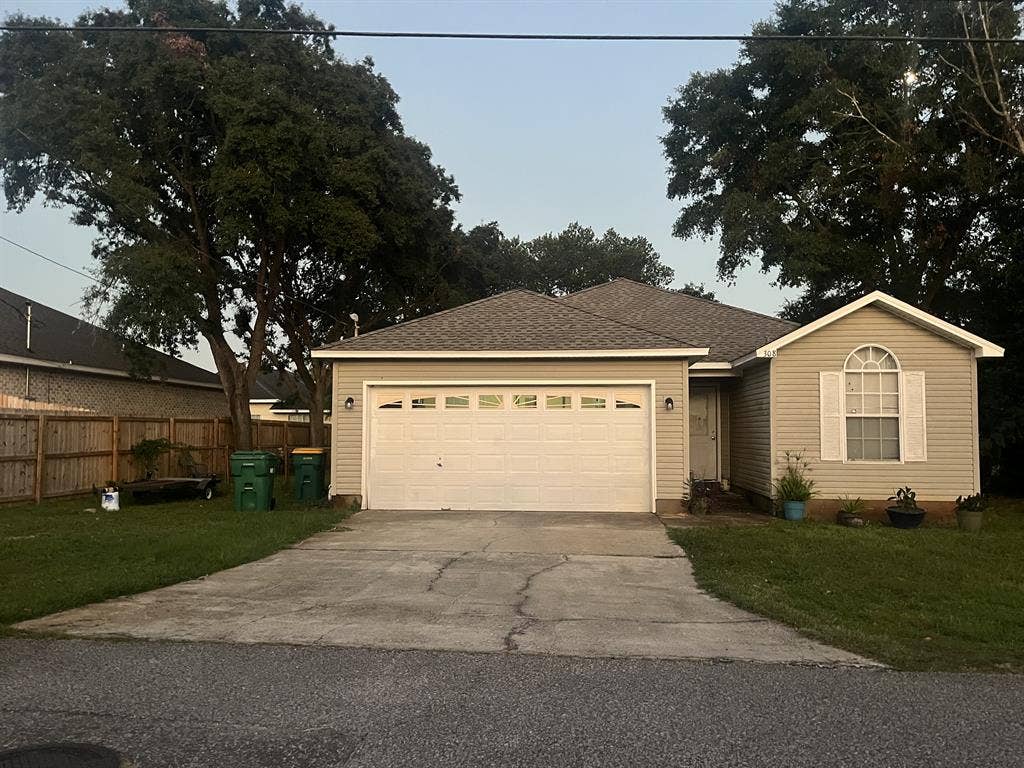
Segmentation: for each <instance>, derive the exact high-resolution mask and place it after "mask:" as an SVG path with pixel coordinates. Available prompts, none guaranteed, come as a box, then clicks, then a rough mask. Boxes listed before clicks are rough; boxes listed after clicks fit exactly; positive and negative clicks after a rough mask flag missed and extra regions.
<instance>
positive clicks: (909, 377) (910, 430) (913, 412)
mask: <svg viewBox="0 0 1024 768" xmlns="http://www.w3.org/2000/svg"><path fill="white" fill-rule="evenodd" d="M900 388H901V389H902V390H903V413H901V414H900V415H901V416H902V420H903V460H904V461H926V460H927V459H928V436H927V434H926V429H925V402H924V399H925V398H924V371H904V372H903V382H902V386H901V387H900Z"/></svg>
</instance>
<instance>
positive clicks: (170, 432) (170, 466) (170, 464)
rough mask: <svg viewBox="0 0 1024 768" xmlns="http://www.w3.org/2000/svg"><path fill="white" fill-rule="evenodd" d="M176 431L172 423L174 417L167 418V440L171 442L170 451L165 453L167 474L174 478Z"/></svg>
mask: <svg viewBox="0 0 1024 768" xmlns="http://www.w3.org/2000/svg"><path fill="white" fill-rule="evenodd" d="M177 437H178V430H177V427H176V425H175V423H174V417H173V416H168V417H167V439H168V440H170V441H171V450H169V451H168V452H167V474H168V476H169V477H174V476H175V474H174V450H175V449H174V444H175V443H176V442H177Z"/></svg>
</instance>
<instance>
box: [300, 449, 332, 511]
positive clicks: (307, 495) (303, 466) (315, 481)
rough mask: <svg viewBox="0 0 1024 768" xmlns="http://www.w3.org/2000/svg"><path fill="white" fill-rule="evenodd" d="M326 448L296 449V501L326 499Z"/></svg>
mask: <svg viewBox="0 0 1024 768" xmlns="http://www.w3.org/2000/svg"><path fill="white" fill-rule="evenodd" d="M326 455H327V450H326V449H325V448H296V449H295V450H293V451H292V470H293V471H294V472H293V477H292V489H293V492H294V494H295V500H296V501H319V500H320V499H322V498H323V497H324V457H325V456H326Z"/></svg>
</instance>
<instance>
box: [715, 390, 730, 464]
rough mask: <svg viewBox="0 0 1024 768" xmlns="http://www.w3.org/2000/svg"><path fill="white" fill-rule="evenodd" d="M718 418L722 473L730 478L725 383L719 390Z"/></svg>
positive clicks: (727, 398)
mask: <svg viewBox="0 0 1024 768" xmlns="http://www.w3.org/2000/svg"><path fill="white" fill-rule="evenodd" d="M718 408H719V415H718V419H719V422H720V423H721V429H719V430H718V440H719V443H720V444H719V450H720V451H721V453H722V466H721V475H722V477H723V478H725V479H727V480H728V479H729V452H730V450H731V449H730V445H729V390H728V389H727V388H726V387H725V386H724V385H723V386H722V387H720V388H719V390H718Z"/></svg>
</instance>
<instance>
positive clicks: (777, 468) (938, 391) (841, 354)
mask: <svg viewBox="0 0 1024 768" xmlns="http://www.w3.org/2000/svg"><path fill="white" fill-rule="evenodd" d="M867 344H876V345H881V346H883V347H886V348H887V349H889V350H891V351H892V353H893V354H895V355H896V357H897V359H898V360H899V363H900V367H901V368H902V369H903V370H905V371H924V373H925V416H926V439H927V446H928V448H927V461H923V462H906V463H899V462H847V463H843V462H842V461H826V462H823V461H821V460H820V455H821V454H820V445H821V443H820V437H819V399H818V398H819V393H818V374H819V372H820V371H837V372H841V371H842V370H843V365H844V363H845V361H846V357H847V355H849V354H850V352H852V351H853V350H854V349H856V348H857V347H861V346H864V345H867ZM975 365H976V361H975V358H974V353H973V351H972V350H971V349H968V348H966V347H962V346H960V345H958V344H956V343H954V342H952V341H949V340H947V339H945V338H944V337H942V336H938V335H936V334H934V333H932V332H930V331H927V330H925V329H924V328H921V327H920V326H917V325H915V324H913V323H911V322H909V321H907V320H904V319H902V318H900V317H897V316H896V315H893V314H891V313H890V312H887V311H885V310H883V309H880V308H878V307H874V306H868V307H864V308H863V309H859V310H857V311H856V312H853V313H851V314H850V315H847V316H846V317H844V318H842V319H840V320H837V321H836V322H834V323H832V324H831V325H828V326H826V327H824V328H822V329H820V330H818V331H815V332H814V333H812V334H809V335H808V336H805V337H804V338H802V339H799V340H798V341H795V342H793V343H792V344H790V345H788V346H786V347H783V348H782V349H780V350H779V352H778V356H777V357H776V358H775V359H774V361H773V374H772V386H773V395H774V402H775V413H774V423H775V441H774V452H775V456H774V458H775V462H774V466H773V473H774V476H775V477H778V475H779V474H780V473H781V472H782V471H783V470H784V468H785V452H786V451H787V450H789V451H800V452H802V453H803V454H804V456H805V458H807V459H808V460H809V461H810V462H811V476H812V478H813V479H814V481H815V483H816V484H817V490H818V493H819V496H820V497H822V498H837V497H841V496H845V495H850V496H860V497H862V498H864V499H885V498H887V497H888V496H890V495H892V492H893V490H894V489H895V488H896V487H897V486H903V485H911V486H913V487H914V490H916V491H917V494H918V498H920V499H921V500H950V499H953V498H956V496H957V495H959V494H966V493H974V492H976V491H977V490H978V481H977V477H978V475H977V472H978V469H977V456H978V442H977V441H978V433H977V428H976V427H975V424H976V419H977V397H976V394H975V393H976V390H975V384H974V376H975Z"/></svg>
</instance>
